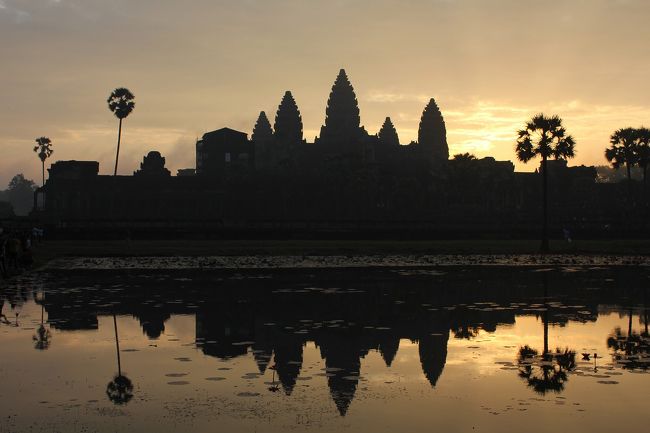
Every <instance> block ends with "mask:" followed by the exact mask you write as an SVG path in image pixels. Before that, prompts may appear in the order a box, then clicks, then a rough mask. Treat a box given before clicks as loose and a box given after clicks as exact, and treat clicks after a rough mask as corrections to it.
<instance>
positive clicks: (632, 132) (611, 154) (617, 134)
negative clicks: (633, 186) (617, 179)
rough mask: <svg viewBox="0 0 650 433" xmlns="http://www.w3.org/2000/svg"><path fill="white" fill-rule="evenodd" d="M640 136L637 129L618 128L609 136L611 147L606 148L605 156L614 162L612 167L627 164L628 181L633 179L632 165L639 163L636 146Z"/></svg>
mask: <svg viewBox="0 0 650 433" xmlns="http://www.w3.org/2000/svg"><path fill="white" fill-rule="evenodd" d="M638 136H639V134H638V130H637V129H634V128H623V129H618V130H616V131H614V133H613V134H612V136H611V137H610V138H609V142H610V144H611V147H609V148H608V149H606V150H605V158H606V159H607V161H609V162H610V163H611V164H612V167H614V168H619V167H620V166H621V165H623V164H625V169H626V170H627V180H628V181H631V180H632V173H631V171H632V166H633V165H634V164H636V163H637V153H636V148H637V138H638Z"/></svg>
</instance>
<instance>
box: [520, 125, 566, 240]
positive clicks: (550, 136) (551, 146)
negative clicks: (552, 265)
mask: <svg viewBox="0 0 650 433" xmlns="http://www.w3.org/2000/svg"><path fill="white" fill-rule="evenodd" d="M518 135H519V137H518V138H517V146H516V148H515V152H516V153H517V159H519V160H520V161H521V162H524V163H526V162H528V161H530V160H531V159H533V158H534V157H535V156H538V155H539V156H540V157H541V158H542V165H541V171H542V245H541V251H542V252H548V249H549V248H548V197H547V196H548V171H547V170H546V161H547V160H548V159H549V158H555V159H559V158H573V157H574V156H575V141H574V139H573V137H572V136H570V135H567V133H566V129H565V128H564V127H563V126H562V119H560V118H559V117H558V116H551V117H546V116H544V114H541V113H540V114H537V115H536V116H535V117H533V118H532V119H531V120H530V121H529V122H528V123H527V124H526V127H525V128H524V129H522V130H520V131H519V132H518Z"/></svg>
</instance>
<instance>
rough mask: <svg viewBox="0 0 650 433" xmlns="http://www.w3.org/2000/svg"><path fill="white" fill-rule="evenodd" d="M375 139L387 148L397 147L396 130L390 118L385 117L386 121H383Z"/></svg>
mask: <svg viewBox="0 0 650 433" xmlns="http://www.w3.org/2000/svg"><path fill="white" fill-rule="evenodd" d="M377 137H378V138H379V141H381V142H382V143H383V144H385V145H387V146H399V137H398V135H397V130H396V129H395V125H393V122H392V121H391V120H390V117H387V118H386V120H384V124H383V125H382V126H381V129H380V130H379V134H377Z"/></svg>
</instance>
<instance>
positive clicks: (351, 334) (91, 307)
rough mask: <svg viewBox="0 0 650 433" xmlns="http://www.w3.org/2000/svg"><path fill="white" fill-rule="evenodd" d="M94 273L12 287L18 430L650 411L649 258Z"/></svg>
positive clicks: (485, 423) (577, 425)
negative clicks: (599, 262) (607, 262)
mask: <svg viewBox="0 0 650 433" xmlns="http://www.w3.org/2000/svg"><path fill="white" fill-rule="evenodd" d="M81 268H82V267H78V268H74V267H72V268H71V267H70V266H68V267H66V269H58V270H57V269H49V270H46V271H42V272H36V273H32V274H30V275H26V276H23V277H21V278H19V279H17V280H14V281H12V282H11V284H9V285H6V286H4V287H2V288H1V297H2V298H1V300H2V302H3V304H2V313H3V314H4V315H5V317H4V318H3V319H2V320H3V322H2V324H1V325H0V347H1V348H2V349H1V350H2V351H1V356H0V359H1V360H0V383H1V384H2V386H0V399H1V401H2V405H1V406H0V432H23V431H29V432H38V431H61V432H88V431H98V432H118V431H119V432H126V431H157V432H176V431H196V432H208V431H209V432H214V431H223V432H234V431H237V432H284V431H313V432H331V431H350V432H358V431H371V432H395V431H408V432H424V431H427V432H429V431H432V430H440V431H447V432H456V431H458V432H466V431H484V432H492V431H494V432H496V431H498V432H520V431H524V430H525V431H528V432H548V431H571V430H577V429H589V430H592V431H603V430H605V429H615V428H620V427H621V422H622V420H624V425H625V429H626V430H632V431H634V430H637V431H644V429H645V427H646V426H647V425H648V422H650V413H649V412H648V411H647V402H646V401H645V397H646V393H647V389H648V387H649V386H650V376H649V375H647V374H646V373H648V372H649V371H650V370H648V367H650V348H649V347H650V339H649V337H648V312H649V311H648V305H647V303H648V297H649V296H648V295H649V294H650V293H649V292H650V278H649V277H650V269H649V268H648V267H646V266H641V267H639V266H587V265H582V266H574V267H566V266H550V267H549V266H544V267H540V266H513V267H507V266H491V267H487V266H483V267H478V266H475V267H471V266H446V267H442V266H437V267H424V268H423V267H420V268H385V267H379V268H373V269H257V270H256V269H247V270H216V269H204V270H200V269H162V270H161V269H154V268H155V266H153V267H151V266H148V269H129V270H119V269H118V270H115V269H113V270H111V269H97V268H93V267H92V266H90V267H88V266H86V267H85V269H81ZM136 268H137V266H136ZM41 324H42V325H41ZM116 331H117V341H116ZM118 342H119V366H118V356H117V354H118V352H117V346H116V343H118ZM545 346H546V347H547V348H548V352H547V354H546V355H544V349H545ZM583 354H585V355H588V356H583ZM594 354H596V356H595V357H594Z"/></svg>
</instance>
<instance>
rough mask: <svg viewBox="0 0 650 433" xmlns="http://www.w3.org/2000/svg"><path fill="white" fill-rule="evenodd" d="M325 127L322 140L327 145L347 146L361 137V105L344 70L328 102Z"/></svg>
mask: <svg viewBox="0 0 650 433" xmlns="http://www.w3.org/2000/svg"><path fill="white" fill-rule="evenodd" d="M325 114H326V117H325V125H323V126H322V127H321V132H320V140H321V141H322V142H324V143H327V144H345V143H349V142H351V141H354V140H356V139H358V138H359V137H360V135H361V134H360V133H361V131H362V130H361V128H360V127H359V124H360V123H361V119H360V117H359V105H358V103H357V97H356V95H355V94H354V88H352V84H350V81H349V80H348V76H347V74H346V73H345V70H344V69H341V70H340V71H339V75H338V76H337V77H336V81H334V85H333V86H332V91H331V93H330V96H329V99H328V100H327V110H326V112H325Z"/></svg>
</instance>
